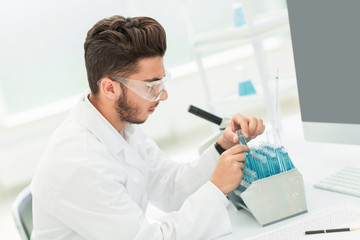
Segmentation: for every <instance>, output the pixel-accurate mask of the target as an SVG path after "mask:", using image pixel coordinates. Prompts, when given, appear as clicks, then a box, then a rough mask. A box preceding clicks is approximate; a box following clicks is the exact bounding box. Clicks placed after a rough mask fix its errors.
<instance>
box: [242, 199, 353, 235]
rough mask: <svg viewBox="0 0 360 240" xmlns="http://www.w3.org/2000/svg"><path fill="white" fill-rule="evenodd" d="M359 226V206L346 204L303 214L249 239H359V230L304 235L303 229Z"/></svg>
mask: <svg viewBox="0 0 360 240" xmlns="http://www.w3.org/2000/svg"><path fill="white" fill-rule="evenodd" d="M344 227H350V228H355V227H360V208H359V207H356V206H353V205H347V206H344V207H341V208H336V209H326V210H324V211H321V212H318V213H315V214H310V215H307V216H304V217H303V218H301V219H299V220H298V221H296V222H294V223H291V224H289V225H287V226H284V227H281V228H280V229H276V230H273V231H270V232H267V233H264V234H261V235H258V236H255V237H251V238H249V240H250V239H251V240H264V239H266V240H282V239H284V240H289V239H291V240H298V239H301V240H315V239H316V240H320V239H321V240H332V239H334V240H335V239H336V240H339V239H341V240H348V239H351V240H353V239H360V230H357V231H351V232H338V233H326V234H313V235H304V232H305V231H309V230H321V229H330V228H344Z"/></svg>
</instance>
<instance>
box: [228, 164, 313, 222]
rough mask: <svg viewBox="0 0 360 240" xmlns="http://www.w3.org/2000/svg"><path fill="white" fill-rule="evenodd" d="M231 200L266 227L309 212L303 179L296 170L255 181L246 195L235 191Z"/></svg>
mask: <svg viewBox="0 0 360 240" xmlns="http://www.w3.org/2000/svg"><path fill="white" fill-rule="evenodd" d="M228 198H229V199H230V200H231V201H232V203H233V204H234V206H235V207H236V208H237V209H238V210H240V209H245V210H247V211H249V212H250V213H251V214H252V215H253V216H254V217H255V219H256V220H257V221H258V222H259V223H260V224H261V225H262V226H263V227H265V226H267V225H270V224H273V223H276V222H279V221H282V220H285V219H288V218H291V217H295V216H297V215H300V214H303V213H306V212H307V205H306V199H305V191H304V182H303V177H302V175H301V174H300V172H299V171H298V170H297V169H296V168H295V169H292V170H289V171H286V172H282V173H279V174H276V175H273V176H270V177H267V178H263V179H259V180H257V181H254V182H253V183H252V184H251V185H250V186H249V187H248V188H247V189H246V190H245V191H243V192H241V191H240V190H238V189H235V190H234V191H232V192H230V193H229V194H228Z"/></svg>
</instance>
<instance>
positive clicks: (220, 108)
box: [0, 0, 299, 239]
mask: <svg viewBox="0 0 360 240" xmlns="http://www.w3.org/2000/svg"><path fill="white" fill-rule="evenodd" d="M112 15H122V16H150V17H152V18H154V19H156V20H157V21H159V22H160V23H161V24H162V25H163V27H164V28H165V30H166V32H167V44H168V49H167V52H166V55H165V66H166V68H167V69H168V70H169V71H170V72H171V73H172V79H171V82H169V88H168V93H169V98H168V100H167V101H165V102H162V103H161V104H160V105H159V107H158V108H157V110H156V112H155V113H154V114H153V115H151V116H150V118H149V119H148V121H147V122H146V123H145V124H143V128H144V129H145V131H146V132H147V133H148V134H149V135H150V136H152V137H153V139H155V141H156V142H157V143H158V144H159V146H160V147H161V148H162V149H163V150H164V152H166V153H168V154H169V156H170V157H173V158H174V159H176V160H188V158H190V157H192V156H194V154H193V153H194V152H196V150H197V147H198V146H199V145H200V144H201V143H202V142H203V140H204V139H206V138H207V137H208V136H210V135H211V134H213V133H214V132H215V131H216V130H217V126H215V125H214V124H212V123H209V122H207V121H205V120H203V119H200V118H198V117H196V116H194V115H192V114H189V113H188V112H187V108H188V106H189V105H190V104H193V105H195V106H197V107H200V108H202V109H204V110H207V111H209V112H212V113H214V114H216V115H218V116H220V117H231V116H232V115H233V114H234V113H237V112H239V113H241V114H244V115H254V116H256V117H260V118H263V119H264V121H265V123H266V124H267V125H271V123H272V121H273V120H274V118H275V114H274V111H275V110H274V103H275V102H276V100H275V99H276V92H277V91H276V85H275V80H274V79H275V77H276V76H279V80H278V95H279V104H280V105H279V106H280V112H281V114H280V115H281V116H282V117H287V116H292V115H294V114H298V113H299V104H298V96H297V91H296V80H295V68H294V62H293V56H292V46H291V38H290V30H289V24H288V17H287V9H286V1H285V0H243V1H237V0H221V1H219V0H207V1H205V0H197V1H187V0H170V1H169V0H168V1H165V0H157V1H145V0H117V1H115V0H103V1H85V0H77V1H69V0H62V1H58V0H53V1H45V0H32V1H26V0H12V1H4V0H1V1H0V19H1V20H0V29H1V40H0V41H1V44H0V239H19V237H18V234H17V232H16V229H15V225H14V223H13V219H12V216H11V204H12V202H13V200H14V198H15V197H16V195H17V194H18V193H19V191H21V189H23V188H24V187H25V186H27V185H28V184H29V183H30V181H31V178H32V175H33V174H34V171H35V169H36V166H37V163H38V161H39V159H40V157H41V154H42V152H43V150H44V148H45V146H46V144H47V141H48V139H49V138H50V136H51V134H52V133H53V131H54V130H55V128H56V127H57V126H58V125H59V124H60V123H61V122H62V121H63V119H64V118H65V117H66V114H67V113H68V112H69V110H70V109H71V108H72V106H73V105H74V103H75V102H76V101H77V100H78V98H79V97H80V95H81V94H82V93H84V92H85V91H86V90H87V89H88V85H87V79H86V71H85V64H84V60H83V55H84V52H83V43H84V40H85V37H86V33H87V31H88V30H89V29H90V28H91V27H92V26H93V25H94V24H95V23H96V22H97V21H99V20H100V19H103V18H105V17H109V16H112ZM244 82H248V83H250V85H251V86H252V87H253V89H254V90H255V92H252V91H250V92H249V91H247V92H246V91H245V92H244V91H243V90H242V89H241V86H244V85H243V83H244Z"/></svg>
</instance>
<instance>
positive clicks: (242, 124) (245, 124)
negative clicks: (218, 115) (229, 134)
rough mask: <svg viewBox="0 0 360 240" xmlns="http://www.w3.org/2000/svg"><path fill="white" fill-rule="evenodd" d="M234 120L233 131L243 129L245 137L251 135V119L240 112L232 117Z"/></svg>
mask: <svg viewBox="0 0 360 240" xmlns="http://www.w3.org/2000/svg"><path fill="white" fill-rule="evenodd" d="M232 121H233V122H234V124H235V125H234V126H233V129H232V130H233V132H235V131H236V130H238V129H239V128H240V129H241V133H242V134H243V135H244V137H245V138H248V137H249V119H248V118H247V117H245V116H241V115H240V114H235V115H234V117H233V118H232Z"/></svg>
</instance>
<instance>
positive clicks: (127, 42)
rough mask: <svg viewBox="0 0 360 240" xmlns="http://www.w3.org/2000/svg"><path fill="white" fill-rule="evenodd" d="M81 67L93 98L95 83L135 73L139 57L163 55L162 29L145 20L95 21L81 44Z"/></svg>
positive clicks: (117, 19)
mask: <svg viewBox="0 0 360 240" xmlns="http://www.w3.org/2000/svg"><path fill="white" fill-rule="evenodd" d="M84 50H85V65H86V71H87V76H88V82H89V86H90V89H91V92H92V93H93V94H94V95H96V94H97V92H98V90H99V87H98V85H97V83H98V81H99V80H100V79H101V78H104V77H114V76H115V75H122V76H124V77H126V75H128V74H130V73H134V72H136V71H137V63H138V61H139V60H141V59H143V58H149V57H158V56H161V57H162V56H164V54H165V51H166V34H165V30H164V28H163V27H162V26H161V25H160V24H159V23H158V22H157V21H156V20H154V19H152V18H149V17H133V18H125V17H122V16H117V15H116V16H112V17H110V18H105V19H102V20H100V21H99V22H97V23H96V24H95V25H94V26H93V27H92V28H91V29H90V30H89V31H88V33H87V36H86V40H85V43H84Z"/></svg>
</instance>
